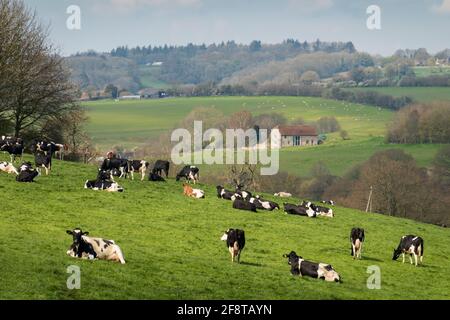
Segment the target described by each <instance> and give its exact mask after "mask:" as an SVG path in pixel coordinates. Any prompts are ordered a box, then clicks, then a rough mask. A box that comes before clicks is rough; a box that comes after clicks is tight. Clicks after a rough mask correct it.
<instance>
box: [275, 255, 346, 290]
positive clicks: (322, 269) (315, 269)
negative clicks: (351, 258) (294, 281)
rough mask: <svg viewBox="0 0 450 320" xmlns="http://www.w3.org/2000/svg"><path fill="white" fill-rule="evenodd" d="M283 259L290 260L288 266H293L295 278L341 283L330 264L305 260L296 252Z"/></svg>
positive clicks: (292, 271) (292, 272) (292, 270)
mask: <svg viewBox="0 0 450 320" xmlns="http://www.w3.org/2000/svg"><path fill="white" fill-rule="evenodd" d="M283 257H284V258H287V259H288V264H289V265H290V266H291V274H292V275H293V276H301V277H303V276H308V277H312V278H316V279H323V280H325V281H330V282H333V281H334V282H340V281H341V277H340V276H339V274H338V273H337V272H336V271H335V270H334V269H333V267H332V266H331V265H330V264H327V263H316V262H311V261H307V260H304V259H303V258H302V257H300V256H298V255H297V254H296V253H295V251H291V252H290V253H289V254H285V255H283Z"/></svg>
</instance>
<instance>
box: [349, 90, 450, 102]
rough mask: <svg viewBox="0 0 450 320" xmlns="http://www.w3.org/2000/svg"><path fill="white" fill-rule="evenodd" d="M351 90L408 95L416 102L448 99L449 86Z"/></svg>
mask: <svg viewBox="0 0 450 320" xmlns="http://www.w3.org/2000/svg"><path fill="white" fill-rule="evenodd" d="M351 90H369V91H375V92H379V93H383V94H387V95H392V96H394V97H401V96H408V97H411V98H413V99H414V100H415V101H418V102H431V101H449V100H450V87H448V88H446V87H377V88H352V89H351Z"/></svg>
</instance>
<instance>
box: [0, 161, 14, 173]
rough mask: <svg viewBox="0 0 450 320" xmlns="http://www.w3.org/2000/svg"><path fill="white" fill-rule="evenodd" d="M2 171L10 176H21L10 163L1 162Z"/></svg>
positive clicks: (0, 169) (0, 168)
mask: <svg viewBox="0 0 450 320" xmlns="http://www.w3.org/2000/svg"><path fill="white" fill-rule="evenodd" d="M0 171H1V172H5V173H8V174H12V173H14V174H15V175H18V174H19V172H18V171H17V169H16V168H15V167H14V165H13V164H12V163H9V162H0Z"/></svg>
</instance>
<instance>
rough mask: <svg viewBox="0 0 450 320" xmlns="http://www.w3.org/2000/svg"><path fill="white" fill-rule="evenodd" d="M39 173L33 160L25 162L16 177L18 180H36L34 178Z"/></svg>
mask: <svg viewBox="0 0 450 320" xmlns="http://www.w3.org/2000/svg"><path fill="white" fill-rule="evenodd" d="M38 175H39V172H38V171H37V170H35V169H33V166H32V164H31V162H24V163H22V165H21V166H20V168H19V174H18V175H17V177H16V181H18V182H34V178H36V177H37V176H38Z"/></svg>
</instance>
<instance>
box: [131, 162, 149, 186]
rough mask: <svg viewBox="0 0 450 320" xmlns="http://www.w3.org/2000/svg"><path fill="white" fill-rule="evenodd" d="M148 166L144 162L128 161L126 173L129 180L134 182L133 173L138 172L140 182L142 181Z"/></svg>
mask: <svg viewBox="0 0 450 320" xmlns="http://www.w3.org/2000/svg"><path fill="white" fill-rule="evenodd" d="M149 165H150V164H149V163H148V162H147V161H145V160H130V161H128V167H127V173H130V174H131V180H134V172H139V173H140V174H141V181H144V179H145V175H146V174H147V168H148V166H149Z"/></svg>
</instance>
